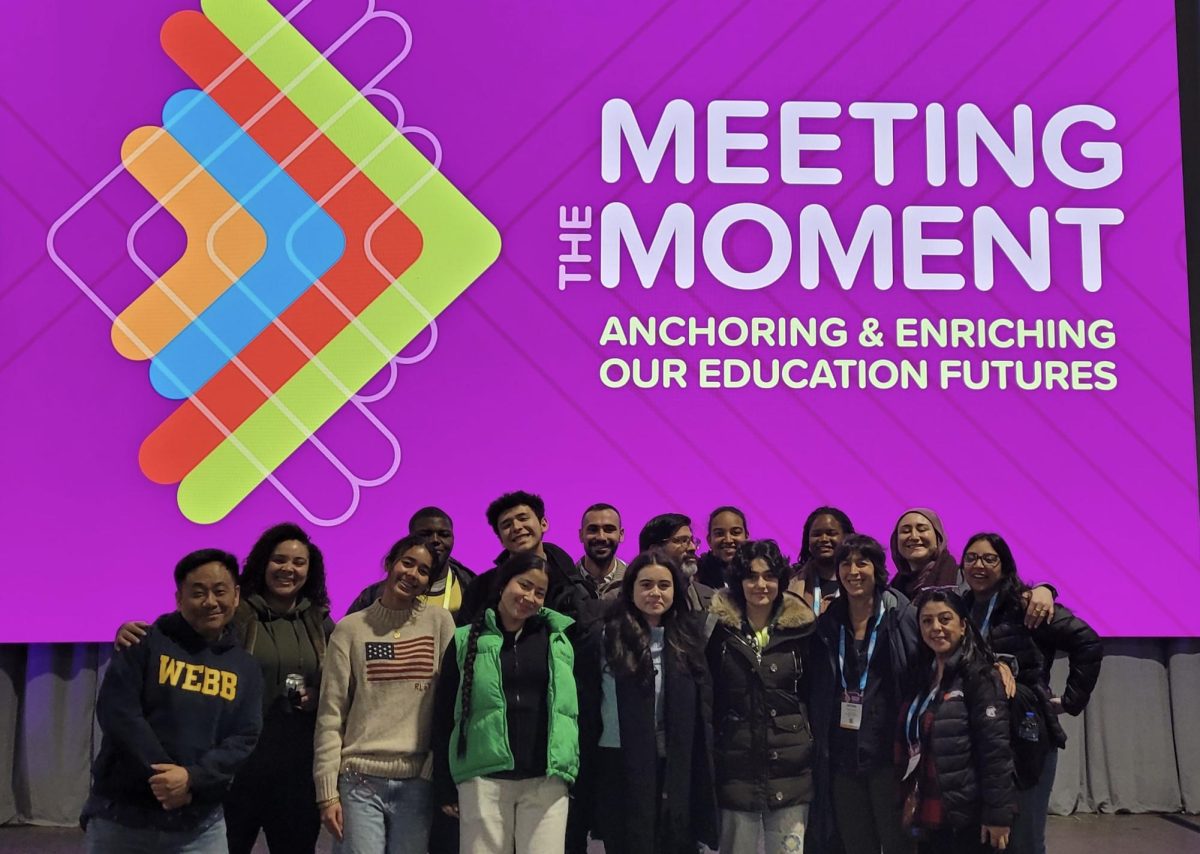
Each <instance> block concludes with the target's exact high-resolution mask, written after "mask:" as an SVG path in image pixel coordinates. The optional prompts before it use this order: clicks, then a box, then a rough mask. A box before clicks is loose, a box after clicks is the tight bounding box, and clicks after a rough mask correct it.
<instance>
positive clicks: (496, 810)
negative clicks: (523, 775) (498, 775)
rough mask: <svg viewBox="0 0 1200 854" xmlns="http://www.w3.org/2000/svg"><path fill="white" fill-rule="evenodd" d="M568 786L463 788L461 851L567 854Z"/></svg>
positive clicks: (555, 782) (470, 783) (478, 782)
mask: <svg viewBox="0 0 1200 854" xmlns="http://www.w3.org/2000/svg"><path fill="white" fill-rule="evenodd" d="M568 803H569V800H568V798H567V784H566V783H565V782H563V780H562V779H560V778H559V777H532V778H530V779H528V780H496V779H493V778H491V777H475V778H473V779H471V780H467V781H466V782H464V783H459V784H458V811H459V818H460V820H461V827H460V828H459V833H460V834H461V836H460V837H459V839H460V842H459V849H458V850H459V851H463V852H470V854H511V852H512V851H513V850H514V848H513V846H516V849H515V850H517V851H518V852H526V851H528V852H535V854H563V850H564V849H565V847H566V837H567V805H568Z"/></svg>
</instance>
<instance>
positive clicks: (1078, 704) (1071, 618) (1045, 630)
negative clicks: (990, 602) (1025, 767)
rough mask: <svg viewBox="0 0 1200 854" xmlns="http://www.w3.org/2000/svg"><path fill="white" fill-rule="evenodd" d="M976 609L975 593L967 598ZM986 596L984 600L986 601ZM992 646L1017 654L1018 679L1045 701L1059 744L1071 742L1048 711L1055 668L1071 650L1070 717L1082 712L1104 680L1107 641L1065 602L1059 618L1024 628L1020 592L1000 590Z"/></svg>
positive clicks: (1067, 693) (992, 624)
mask: <svg viewBox="0 0 1200 854" xmlns="http://www.w3.org/2000/svg"><path fill="white" fill-rule="evenodd" d="M964 601H966V603H967V605H968V606H969V607H971V608H972V609H974V608H975V599H974V594H972V593H970V592H968V593H967V594H966V596H965V597H964ZM985 604H986V600H983V601H981V602H980V605H981V606H982V605H985ZM979 628H980V629H981V630H982V628H983V627H982V626H980V627H979ZM986 640H987V641H988V645H989V646H991V648H992V651H993V652H994V653H996V655H1006V656H1012V657H1013V658H1014V659H1016V663H1017V668H1016V669H1017V683H1018V684H1020V685H1025V686H1027V687H1029V688H1030V689H1032V690H1033V691H1034V692H1035V693H1036V695H1037V696H1038V698H1039V699H1040V700H1041V701H1042V702H1044V703H1045V709H1044V712H1045V713H1046V718H1045V720H1046V724H1047V728H1048V730H1049V733H1050V737H1051V740H1052V741H1053V742H1054V744H1055V746H1057V747H1062V746H1063V745H1065V744H1066V743H1067V736H1066V733H1065V732H1063V729H1062V726H1061V725H1060V724H1059V722H1058V716H1057V715H1055V714H1053V713H1052V712H1049V699H1050V696H1051V693H1050V667H1051V666H1052V665H1053V664H1054V656H1055V654H1056V653H1057V652H1059V651H1062V652H1065V653H1067V655H1068V657H1069V660H1070V670H1069V672H1068V674H1067V688H1066V690H1065V691H1064V692H1063V695H1062V704H1063V710H1064V711H1065V712H1067V713H1068V714H1071V715H1077V714H1079V713H1080V712H1082V711H1083V708H1084V706H1086V705H1087V703H1088V700H1089V699H1091V696H1092V689H1093V688H1095V687H1096V680H1097V679H1099V678H1100V663H1101V661H1102V660H1103V659H1104V644H1103V643H1102V642H1101V641H1100V636H1099V635H1097V634H1096V632H1095V631H1093V630H1092V627H1091V626H1089V625H1088V624H1087V623H1085V622H1084V621H1083V620H1081V619H1079V618H1078V617H1076V616H1075V615H1074V614H1073V613H1071V611H1070V609H1068V608H1065V607H1063V606H1062V605H1056V606H1055V608H1054V618H1053V619H1052V620H1048V621H1047V622H1045V623H1042V625H1040V626H1038V627H1037V628H1036V629H1034V630H1033V631H1030V630H1029V629H1027V628H1025V606H1024V604H1023V603H1022V602H1021V599H1020V597H1019V595H1017V594H1015V593H1014V594H1008V595H1006V592H1005V591H1001V592H1000V593H999V594H998V599H997V602H996V607H995V610H994V611H993V613H992V618H991V621H990V622H989V624H988V633H987V638H986Z"/></svg>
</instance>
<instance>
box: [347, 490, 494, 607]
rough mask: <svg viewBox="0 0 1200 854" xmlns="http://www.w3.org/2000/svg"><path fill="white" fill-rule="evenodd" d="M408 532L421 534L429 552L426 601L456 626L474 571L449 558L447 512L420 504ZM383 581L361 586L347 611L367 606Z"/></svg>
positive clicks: (450, 526)
mask: <svg viewBox="0 0 1200 854" xmlns="http://www.w3.org/2000/svg"><path fill="white" fill-rule="evenodd" d="M408 533H410V534H413V535H415V536H418V537H421V539H423V540H424V541H425V545H426V546H428V547H429V553H430V554H431V555H433V572H432V573H431V574H430V580H429V593H428V594H427V595H426V598H425V601H426V602H427V603H428V604H432V605H436V606H438V607H441V608H445V609H446V610H447V611H449V612H450V615H451V616H452V617H454V622H455V624H456V625H460V626H461V625H464V623H463V621H462V620H461V619H460V617H461V616H462V613H463V610H462V604H463V602H465V601H466V599H467V591H468V590H469V589H470V588H471V586H472V584H473V583H474V582H475V573H473V572H471V570H469V569H467V568H466V567H465V566H463V565H462V564H461V563H459V562H458V561H456V560H455V559H454V558H452V557H450V552H451V551H453V550H454V522H453V521H451V519H450V515H449V514H448V513H447V512H446V511H445V510H442V509H441V508H439V507H422V508H421V509H420V510H418V511H417V512H416V513H414V514H413V515H412V518H411V519H409V520H408ZM382 590H383V581H378V582H376V583H375V584H372V585H370V586H369V587H367V588H365V589H364V590H363V591H362V593H360V594H358V598H357V599H355V600H354V602H353V603H352V604H351V605H350V608H349V609H348V610H347V611H346V613H347V614H353V613H354V612H355V611H362V610H364V609H366V608H369V607H371V605H372V604H373V603H374V602H375V600H376V599H378V598H379V597H380V595H381V594H382Z"/></svg>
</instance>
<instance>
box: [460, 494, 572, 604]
mask: <svg viewBox="0 0 1200 854" xmlns="http://www.w3.org/2000/svg"><path fill="white" fill-rule="evenodd" d="M487 520H488V525H490V526H491V528H492V530H493V531H495V532H496V536H497V537H499V538H500V545H501V546H503V547H504V551H502V552H500V554H499V555H497V556H496V566H499V565H500V564H502V563H504V561H506V560H508V558H509V556H511V555H515V554H524V553H525V552H534V553H535V554H537V555H539V556H541V557H543V558H545V559H546V564H547V566H546V568H547V572H548V574H549V576H550V589H549V590H548V591H547V593H546V607H547V608H551V609H553V610H555V611H559V612H561V613H564V614H566V615H568V616H570V617H574V616H576V615H578V614H579V610H580V607H581V606H582V605H583V603H585V602H587V601H588V600H590V599H591V598H592V596H591V594H590V592H589V591H588V588H587V587H586V586H585V584H584V580H583V578H582V577H580V575H579V574H578V573H577V572H575V561H574V560H572V559H571V556H570V555H569V554H567V553H566V552H565V551H563V550H562V549H560V548H559V547H558V546H556V545H554V544H553V543H547V542H545V541H544V540H543V537H544V536H545V534H546V530H547V529H548V528H549V527H550V522H549V521H548V520H547V519H546V502H544V501H543V500H542V497H541V496H540V495H534V494H533V493H531V492H524V491H521V490H518V491H517V492H506V493H505V494H504V495H501V496H500V497H499V498H497V499H496V500H495V501H493V502H492V503H491V504H489V505H488V508H487ZM495 573H496V570H495V568H492V569H489V570H488V571H487V572H485V573H483V574H481V575H480V576H479V577H478V578H477V579H476V581H475V583H474V584H472V585H471V588H470V589H469V590H467V591H466V593H465V594H464V598H463V605H462V614H461V615H460V619H459V621H458V624H459V625H460V626H462V625H467V624H469V623H471V622H473V621H474V620H475V618H476V617H478V616H479V614H480V612H482V611H483V609H484V607H485V605H486V604H487V599H488V593H489V592H490V589H491V583H492V579H493V578H495Z"/></svg>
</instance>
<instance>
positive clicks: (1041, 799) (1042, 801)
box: [1008, 750, 1058, 854]
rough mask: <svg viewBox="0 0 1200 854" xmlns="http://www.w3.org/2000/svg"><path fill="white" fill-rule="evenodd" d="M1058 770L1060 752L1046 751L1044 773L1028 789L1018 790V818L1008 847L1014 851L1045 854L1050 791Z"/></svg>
mask: <svg viewBox="0 0 1200 854" xmlns="http://www.w3.org/2000/svg"><path fill="white" fill-rule="evenodd" d="M1056 771H1058V751H1057V750H1051V751H1050V752H1049V753H1047V754H1046V760H1045V762H1044V764H1043V765H1042V775H1041V776H1040V777H1038V781H1037V782H1036V783H1034V784H1033V785H1032V786H1030V787H1029V788H1028V789H1021V790H1019V791H1018V792H1017V809H1018V810H1019V812H1018V813H1017V820H1016V821H1015V822H1013V829H1012V838H1011V839H1009V841H1008V850H1009V851H1010V852H1012V854H1046V813H1047V812H1049V810H1050V792H1051V790H1052V789H1053V788H1054V774H1055V772H1056Z"/></svg>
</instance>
